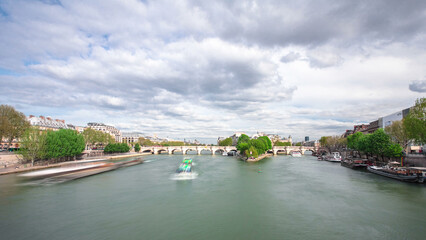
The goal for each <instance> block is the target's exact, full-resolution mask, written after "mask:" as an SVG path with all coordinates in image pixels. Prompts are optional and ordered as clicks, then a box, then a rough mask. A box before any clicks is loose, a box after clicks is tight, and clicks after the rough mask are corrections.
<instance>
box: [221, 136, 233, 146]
mask: <svg viewBox="0 0 426 240" xmlns="http://www.w3.org/2000/svg"><path fill="white" fill-rule="evenodd" d="M219 146H232V138H230V137H229V138H225V139H223V140H222V141H219Z"/></svg>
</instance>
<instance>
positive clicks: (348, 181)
mask: <svg viewBox="0 0 426 240" xmlns="http://www.w3.org/2000/svg"><path fill="white" fill-rule="evenodd" d="M191 158H192V159H193V160H194V162H196V163H197V165H196V167H195V168H194V169H195V170H196V174H194V175H193V178H192V177H191V178H192V179H185V180H186V181H174V180H179V179H176V177H177V176H176V175H175V174H176V168H177V167H178V166H179V164H180V163H181V162H182V159H183V156H182V155H180V156H179V155H149V156H145V157H144V159H145V163H144V164H141V165H136V166H132V167H128V168H122V169H118V170H115V171H111V172H106V173H102V174H99V175H95V176H91V177H87V178H82V179H78V180H75V181H69V182H66V183H61V184H49V183H48V181H47V184H42V185H39V184H37V185H22V182H19V180H18V179H17V178H16V176H14V175H7V176H0V233H1V235H0V236H1V239H31V240H37V239H423V237H424V236H425V235H426V230H425V229H424V226H425V224H426V220H425V218H424V216H426V208H425V207H424V206H425V205H426V188H425V186H424V185H416V184H408V183H402V182H398V181H395V180H393V179H387V178H383V177H381V176H376V175H373V174H371V173H368V172H365V171H356V170H352V169H348V168H344V167H341V166H340V165H339V164H334V163H329V162H324V161H317V160H316V158H314V157H310V156H303V157H301V158H292V157H290V156H277V157H272V158H267V159H264V160H262V161H261V162H257V163H245V162H242V161H239V160H237V159H235V158H233V157H224V156H209V155H202V156H200V155H194V156H191ZM259 170H261V172H259ZM194 173H195V172H194Z"/></svg>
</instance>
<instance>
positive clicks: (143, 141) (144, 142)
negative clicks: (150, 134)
mask: <svg viewBox="0 0 426 240" xmlns="http://www.w3.org/2000/svg"><path fill="white" fill-rule="evenodd" d="M139 144H140V145H142V146H147V147H149V146H154V145H155V144H154V143H153V142H152V141H151V140H149V139H146V138H143V137H140V138H139Z"/></svg>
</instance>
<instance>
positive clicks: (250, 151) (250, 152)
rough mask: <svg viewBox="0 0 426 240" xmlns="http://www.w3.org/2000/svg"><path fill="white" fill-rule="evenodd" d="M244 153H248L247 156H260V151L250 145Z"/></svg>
mask: <svg viewBox="0 0 426 240" xmlns="http://www.w3.org/2000/svg"><path fill="white" fill-rule="evenodd" d="M244 155H246V156H247V157H254V158H257V157H258V156H259V153H258V152H257V149H256V148H255V147H254V146H250V148H249V149H246V150H245V151H244Z"/></svg>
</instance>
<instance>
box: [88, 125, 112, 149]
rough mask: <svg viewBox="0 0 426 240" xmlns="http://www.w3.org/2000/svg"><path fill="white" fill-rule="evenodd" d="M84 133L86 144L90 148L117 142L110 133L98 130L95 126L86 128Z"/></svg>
mask: <svg viewBox="0 0 426 240" xmlns="http://www.w3.org/2000/svg"><path fill="white" fill-rule="evenodd" d="M82 134H83V136H84V140H85V141H86V144H87V145H88V146H89V147H90V148H94V147H97V146H100V145H107V144H108V143H114V142H115V139H114V138H113V137H112V136H111V135H110V134H109V133H106V132H102V131H98V130H95V129H93V128H86V129H85V130H84V132H83V133H82Z"/></svg>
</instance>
